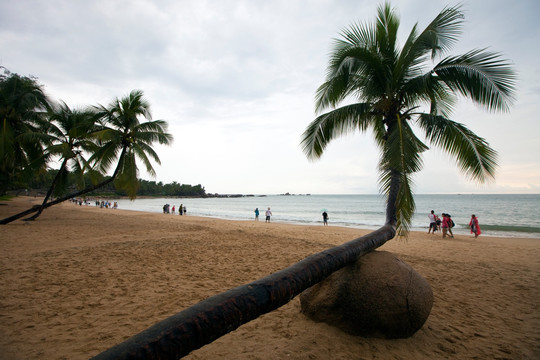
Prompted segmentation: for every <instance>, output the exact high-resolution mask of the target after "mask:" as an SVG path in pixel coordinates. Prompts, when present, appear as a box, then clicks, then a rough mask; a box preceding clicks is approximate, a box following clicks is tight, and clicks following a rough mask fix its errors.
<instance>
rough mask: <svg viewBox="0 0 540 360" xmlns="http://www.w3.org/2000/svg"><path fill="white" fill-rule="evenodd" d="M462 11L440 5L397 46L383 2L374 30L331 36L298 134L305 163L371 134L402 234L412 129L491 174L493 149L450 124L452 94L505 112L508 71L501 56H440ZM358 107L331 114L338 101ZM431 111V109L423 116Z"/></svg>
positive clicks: (416, 150)
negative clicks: (347, 138)
mask: <svg viewBox="0 0 540 360" xmlns="http://www.w3.org/2000/svg"><path fill="white" fill-rule="evenodd" d="M462 21H463V14H462V13H461V11H460V7H459V6H456V7H451V8H445V9H443V11H442V12H441V13H440V14H439V15H438V16H437V17H436V18H435V19H434V20H433V21H432V22H431V23H430V24H429V25H428V26H427V28H426V29H425V30H424V31H422V32H421V33H418V31H417V27H416V25H415V26H414V27H413V29H412V31H411V33H410V34H409V36H408V38H407V40H406V42H405V43H404V45H403V47H402V48H401V49H400V48H398V43H397V34H398V28H399V19H398V17H397V16H396V14H395V12H394V10H393V9H392V8H391V7H390V5H389V4H388V3H387V4H385V5H384V6H380V7H379V9H378V16H377V19H376V21H375V23H374V24H373V25H361V24H355V25H352V26H351V27H350V28H348V29H346V30H344V31H343V32H342V34H341V39H338V40H336V42H335V46H334V49H333V52H332V54H331V58H330V63H329V66H328V72H327V76H326V81H325V82H324V83H323V84H322V85H321V86H320V87H319V89H318V90H317V94H316V111H317V112H321V111H324V110H326V109H329V108H334V110H331V111H329V112H327V113H325V114H322V115H320V116H318V117H317V118H316V119H315V120H314V121H313V122H311V123H310V124H309V126H308V127H307V128H306V130H305V132H304V133H303V135H302V146H303V150H304V152H305V154H306V155H307V156H308V158H310V159H317V158H319V157H320V156H321V155H322V154H323V152H324V150H325V148H326V146H327V145H328V143H329V142H330V141H332V140H333V139H335V138H337V137H340V136H342V135H344V134H347V133H350V132H352V131H356V130H358V131H360V132H365V131H367V130H368V129H371V130H372V132H373V134H374V136H375V140H376V143H377V145H378V147H379V149H380V152H381V159H380V162H379V172H380V175H379V184H380V189H381V192H383V193H384V194H385V195H386V196H387V213H386V216H387V222H391V223H395V224H396V226H397V232H398V234H399V235H405V236H406V235H407V234H408V231H409V228H410V224H411V218H412V215H413V213H414V210H415V203H414V199H413V194H412V176H413V174H414V173H416V172H418V171H419V170H420V169H421V168H422V157H421V153H422V152H423V151H425V150H427V149H428V146H427V145H425V144H424V142H422V141H421V140H420V139H419V138H418V137H417V136H416V135H415V133H414V131H413V125H415V126H416V127H418V128H419V129H420V130H421V131H422V132H423V133H424V136H425V139H426V140H427V142H428V143H429V144H430V145H433V146H437V147H439V148H441V149H442V150H444V151H446V152H448V153H449V154H450V155H451V156H453V157H454V158H455V160H456V162H457V164H458V166H459V168H460V170H461V171H462V172H464V173H465V174H466V175H469V176H470V177H471V178H472V179H473V180H477V181H479V182H484V181H486V180H487V179H490V178H492V177H493V176H494V171H495V167H496V158H497V153H496V152H495V150H493V149H492V148H491V147H490V146H489V144H488V143H487V142H486V141H485V140H484V139H483V138H481V137H479V136H477V135H476V134H474V133H473V132H472V131H471V130H469V129H468V128H467V127H466V126H465V125H463V124H460V123H458V122H455V121H453V120H450V119H449V115H450V111H451V110H452V107H453V105H454V103H455V100H456V98H457V96H458V95H461V96H464V97H467V98H469V99H471V100H473V101H474V102H476V103H478V104H480V105H482V106H484V107H486V108H487V109H489V110H502V111H506V110H507V109H508V107H509V104H510V103H511V100H512V98H513V92H514V81H515V75H514V72H513V70H512V69H511V67H510V65H509V63H508V62H507V61H505V60H502V59H501V58H500V55H499V54H496V53H491V52H487V51H485V50H472V51H470V52H468V53H466V54H464V55H460V56H452V57H447V58H444V59H442V60H441V61H439V62H438V63H436V64H434V65H433V66H430V65H431V61H430V60H433V59H435V58H437V57H439V56H440V55H442V54H443V53H445V52H446V51H447V50H448V49H449V48H450V47H451V46H452V45H453V44H454V43H455V41H456V40H457V36H458V35H459V34H460V32H461V24H462ZM350 97H353V98H355V99H356V101H357V102H356V103H353V104H351V105H346V106H342V107H339V108H337V106H338V105H339V104H340V103H342V102H343V101H344V100H345V99H347V98H350ZM422 106H429V110H428V111H421V107H422Z"/></svg>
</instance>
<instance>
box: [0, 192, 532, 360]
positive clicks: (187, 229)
mask: <svg viewBox="0 0 540 360" xmlns="http://www.w3.org/2000/svg"><path fill="white" fill-rule="evenodd" d="M38 202H39V199H35V198H30V197H18V198H15V199H13V200H12V201H1V202H0V204H3V205H0V216H1V217H2V218H4V217H6V216H7V215H11V214H13V213H16V212H17V211H18V210H23V209H26V208H28V207H29V206H31V205H32V204H35V203H38ZM426 231H427V230H426ZM367 232H368V231H367V230H358V229H352V228H340V227H334V226H328V227H323V226H301V225H291V224H283V223H270V224H266V223H264V221H260V222H254V221H226V220H219V219H210V218H200V217H192V216H183V217H180V216H178V215H176V216H173V215H163V214H149V213H142V212H132V211H124V210H112V209H99V208H95V207H93V206H89V207H85V206H77V205H74V204H72V203H64V204H61V205H58V206H54V207H52V208H50V209H47V210H46V211H45V212H44V213H43V215H42V216H41V217H40V218H39V219H38V220H37V221H34V222H23V221H17V222H14V223H11V224H8V225H4V226H0V358H1V359H88V358H90V357H92V356H94V355H97V354H98V353H100V352H101V351H104V350H106V349H107V348H109V347H111V346H113V345H115V344H117V343H119V342H121V341H123V340H125V339H127V338H128V337H130V336H132V335H134V334H136V333H138V332H140V331H142V330H144V329H146V328H147V327H149V326H151V325H152V324H154V323H156V322H158V321H160V320H163V319H165V318H167V317H168V316H171V315H173V314H175V313H177V312H179V311H181V310H183V309H185V308H187V307H189V306H191V305H193V304H195V303H197V302H199V301H201V300H204V299H205V298H207V297H209V296H212V295H215V294H217V293H219V292H222V291H225V290H228V289H230V288H233V287H236V286H239V285H243V284H245V283H249V282H251V281H254V280H257V279H259V278H261V277H264V276H266V275H269V274H271V273H273V272H275V271H278V270H281V269H283V268H285V267H288V266H290V265H292V264H293V263H295V262H297V261H299V260H301V259H303V258H305V257H307V256H309V255H311V254H314V253H316V252H319V251H322V250H324V249H327V248H329V247H332V246H335V245H339V244H342V243H345V242H347V241H349V240H352V239H354V238H356V237H359V236H362V235H364V234H366V233H367ZM380 250H386V251H390V252H393V253H394V254H396V255H397V256H398V257H400V258H401V259H402V260H404V261H406V262H407V263H409V264H410V265H411V266H412V267H413V268H414V269H416V271H418V272H419V273H420V274H421V275H422V276H424V277H425V278H426V279H427V280H428V281H429V283H430V284H431V286H432V288H433V292H434V304H433V309H432V312H431V315H430V317H429V319H428V320H427V322H426V324H425V325H424V327H423V328H422V329H421V330H420V331H418V332H417V333H416V334H415V335H414V336H412V337H411V338H408V339H400V340H388V339H366V338H361V337H356V336H351V335H348V334H345V333H343V332H342V331H340V330H338V329H336V328H333V327H331V326H329V325H326V324H324V323H315V322H313V321H311V320H310V319H308V318H307V317H305V316H304V315H303V314H302V313H301V312H300V301H299V299H298V297H296V298H295V299H293V300H292V301H291V302H290V303H288V304H287V305H285V306H283V307H281V308H280V309H278V310H275V311H273V312H271V313H269V314H266V315H263V316H261V317H259V318H258V319H256V320H254V321H252V322H250V323H248V324H245V325H243V326H241V327H240V328H239V329H237V330H236V331H233V332H232V333H230V334H227V335H225V336H223V337H221V338H220V339H218V340H216V341H214V342H213V343H211V344H209V345H206V346H204V347H203V348H201V349H199V350H196V351H193V352H192V353H191V354H190V355H188V356H187V357H185V358H186V359H285V358H289V359H447V358H449V359H496V358H497V359H538V358H540V308H539V304H540V239H515V238H494V237H482V236H480V237H479V238H478V239H474V238H473V237H472V236H457V237H456V238H453V239H442V238H441V237H440V235H428V234H427V233H418V232H415V233H412V234H411V236H410V238H409V240H408V241H407V242H405V241H400V240H391V241H389V242H388V243H387V244H385V245H384V246H382V247H381V248H380Z"/></svg>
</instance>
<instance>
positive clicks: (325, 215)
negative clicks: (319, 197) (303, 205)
mask: <svg viewBox="0 0 540 360" xmlns="http://www.w3.org/2000/svg"><path fill="white" fill-rule="evenodd" d="M322 219H323V225H324V226H328V213H327V212H326V211H324V212H323V213H322Z"/></svg>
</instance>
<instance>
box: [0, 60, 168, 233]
mask: <svg viewBox="0 0 540 360" xmlns="http://www.w3.org/2000/svg"><path fill="white" fill-rule="evenodd" d="M167 127H168V124H167V122H166V121H164V120H152V114H151V111H150V103H149V102H148V101H147V100H146V99H145V98H144V94H143V92H142V91H141V90H133V91H131V92H130V93H129V94H128V95H126V96H124V97H121V98H115V99H114V100H112V101H111V102H110V103H109V104H108V105H106V106H104V105H100V104H98V105H89V106H86V107H83V108H71V107H69V106H68V105H67V104H66V103H65V102H63V101H55V100H53V99H51V98H50V97H49V96H48V95H47V94H46V93H45V91H44V88H43V85H41V84H40V83H39V82H38V80H37V78H35V77H32V76H21V75H18V74H15V73H12V72H10V71H9V70H7V69H6V68H4V67H0V195H2V194H5V193H6V191H7V189H9V188H10V187H17V186H22V185H24V184H27V183H28V182H30V180H29V179H34V180H36V179H39V178H40V176H45V174H46V173H47V171H48V170H49V169H50V166H51V165H52V164H60V167H59V169H58V171H57V172H56V174H55V175H54V178H52V180H51V179H49V180H50V184H49V186H48V190H47V193H46V195H45V198H44V200H43V203H42V204H41V205H40V206H35V207H33V208H31V209H28V210H26V211H23V212H21V213H19V214H15V215H13V216H10V217H8V218H6V219H3V220H0V224H7V223H9V222H11V221H14V220H16V219H19V218H21V217H24V216H27V215H29V214H33V213H35V214H34V215H32V216H31V217H29V218H27V219H25V220H35V219H36V218H37V217H38V216H39V215H40V214H41V213H42V211H43V210H44V209H46V208H48V207H50V206H53V205H55V204H58V203H60V202H63V201H65V200H68V199H71V198H73V197H79V196H83V195H85V194H89V193H92V192H93V191H96V190H97V189H100V188H103V187H105V186H107V185H109V184H111V185H114V187H115V189H118V190H121V191H123V192H125V194H126V195H127V196H129V197H130V198H131V199H133V198H135V197H136V196H137V192H138V190H139V187H140V184H141V182H140V181H139V179H138V173H139V167H138V164H139V163H142V165H143V166H144V168H145V170H146V171H147V172H148V173H149V174H150V175H155V170H154V167H153V164H152V163H157V164H160V159H159V157H158V155H157V153H156V152H155V151H154V149H153V148H152V146H153V145H154V143H159V144H163V145H169V144H171V143H172V141H173V136H172V135H171V134H169V133H168V132H167ZM112 169H114V171H113V173H112V175H111V176H107V173H108V171H110V170H112ZM74 189H75V190H74ZM53 197H56V198H55V199H54V200H52V199H53Z"/></svg>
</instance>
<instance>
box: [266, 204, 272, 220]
mask: <svg viewBox="0 0 540 360" xmlns="http://www.w3.org/2000/svg"><path fill="white" fill-rule="evenodd" d="M270 216H272V212H271V211H270V208H268V210H266V222H267V223H269V222H270Z"/></svg>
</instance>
